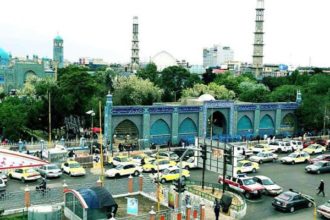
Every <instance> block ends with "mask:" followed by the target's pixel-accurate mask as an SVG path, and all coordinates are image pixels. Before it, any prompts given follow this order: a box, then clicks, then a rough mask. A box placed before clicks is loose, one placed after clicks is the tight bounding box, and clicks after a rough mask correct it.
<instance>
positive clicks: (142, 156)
mask: <svg viewBox="0 0 330 220" xmlns="http://www.w3.org/2000/svg"><path fill="white" fill-rule="evenodd" d="M130 158H131V162H133V163H135V164H137V165H141V163H142V160H144V163H145V164H146V163H150V162H149V161H151V160H154V158H151V157H149V156H148V155H146V154H144V153H141V154H135V155H131V157H130Z"/></svg>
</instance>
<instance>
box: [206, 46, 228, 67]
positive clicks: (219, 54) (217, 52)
mask: <svg viewBox="0 0 330 220" xmlns="http://www.w3.org/2000/svg"><path fill="white" fill-rule="evenodd" d="M232 60H234V51H233V50H232V49H231V48H230V47H228V46H221V45H220V44H217V45H214V46H213V47H211V48H204V49H203V66H204V67H205V68H207V67H215V66H221V65H222V64H225V63H226V62H229V61H232Z"/></svg>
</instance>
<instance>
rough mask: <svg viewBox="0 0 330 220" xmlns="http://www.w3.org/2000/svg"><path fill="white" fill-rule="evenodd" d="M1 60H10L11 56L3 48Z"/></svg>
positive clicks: (0, 50) (0, 55)
mask: <svg viewBox="0 0 330 220" xmlns="http://www.w3.org/2000/svg"><path fill="white" fill-rule="evenodd" d="M0 57H1V60H9V54H8V53H7V52H6V51H5V50H4V49H2V48H0Z"/></svg>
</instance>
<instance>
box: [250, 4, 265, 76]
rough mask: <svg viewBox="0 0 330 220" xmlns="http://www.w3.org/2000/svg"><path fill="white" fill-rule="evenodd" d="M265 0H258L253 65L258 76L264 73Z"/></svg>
mask: <svg viewBox="0 0 330 220" xmlns="http://www.w3.org/2000/svg"><path fill="white" fill-rule="evenodd" d="M264 10H265V8H264V0H257V8H256V30H255V32H254V44H253V63H252V67H253V70H254V74H255V76H256V77H257V78H259V77H260V74H262V69H263V57H264V32H263V31H264Z"/></svg>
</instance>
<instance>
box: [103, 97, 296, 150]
mask: <svg viewBox="0 0 330 220" xmlns="http://www.w3.org/2000/svg"><path fill="white" fill-rule="evenodd" d="M298 101H299V100H298V99H297V102H290V103H289V102H285V103H280V102H279V103H242V102H235V101H226V100H214V98H213V97H212V96H210V95H207V94H205V95H202V96H201V97H200V98H198V99H196V100H195V101H193V102H190V103H188V104H185V105H181V104H177V103H172V104H171V103H170V104H162V103H157V105H152V106H113V104H112V95H110V94H109V95H107V100H106V106H105V113H104V135H105V138H106V140H108V142H107V143H109V148H110V149H111V148H112V147H113V143H117V144H118V143H119V142H121V141H129V142H130V143H132V142H135V144H137V145H138V146H139V147H140V148H146V147H149V146H150V145H151V144H152V143H154V144H160V145H163V144H168V143H172V144H178V143H179V142H181V141H185V142H186V143H187V144H192V143H194V139H195V137H210V135H211V133H212V136H213V138H214V139H215V140H216V139H218V140H221V141H223V140H228V141H230V140H242V139H243V138H251V137H256V136H258V135H259V136H261V137H262V136H264V135H265V134H267V135H268V136H269V135H279V134H282V135H284V136H288V135H292V134H294V133H295V132H296V129H297V121H296V116H295V114H294V111H295V110H296V109H297V108H298V105H299V102H298Z"/></svg>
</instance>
